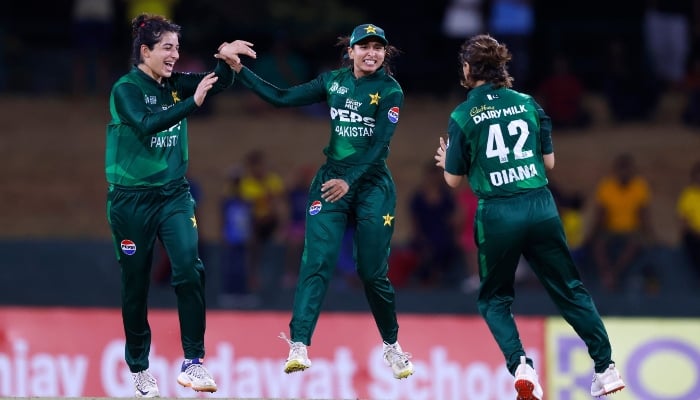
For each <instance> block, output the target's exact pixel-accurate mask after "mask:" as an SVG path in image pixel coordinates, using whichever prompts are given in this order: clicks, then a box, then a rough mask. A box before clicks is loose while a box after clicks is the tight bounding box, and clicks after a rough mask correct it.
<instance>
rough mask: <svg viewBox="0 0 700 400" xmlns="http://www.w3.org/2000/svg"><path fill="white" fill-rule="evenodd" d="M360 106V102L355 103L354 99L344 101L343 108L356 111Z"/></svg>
mask: <svg viewBox="0 0 700 400" xmlns="http://www.w3.org/2000/svg"><path fill="white" fill-rule="evenodd" d="M361 105H362V102H361V101H357V100H354V99H345V108H347V109H350V110H353V111H357V109H358V108H360V106H361Z"/></svg>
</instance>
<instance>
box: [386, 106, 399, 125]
mask: <svg viewBox="0 0 700 400" xmlns="http://www.w3.org/2000/svg"><path fill="white" fill-rule="evenodd" d="M386 116H387V118H389V122H391V123H392V124H395V123H397V122H399V108H398V107H391V108H390V109H389V112H387V114H386Z"/></svg>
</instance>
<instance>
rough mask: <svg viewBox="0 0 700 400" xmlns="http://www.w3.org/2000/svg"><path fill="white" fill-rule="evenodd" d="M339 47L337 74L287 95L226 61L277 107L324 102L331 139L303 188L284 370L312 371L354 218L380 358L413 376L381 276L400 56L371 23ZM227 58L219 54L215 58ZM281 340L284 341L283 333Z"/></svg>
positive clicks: (387, 238) (399, 100)
mask: <svg viewBox="0 0 700 400" xmlns="http://www.w3.org/2000/svg"><path fill="white" fill-rule="evenodd" d="M338 45H339V46H341V47H342V48H343V54H344V57H343V66H341V68H339V69H336V70H333V71H328V72H325V73H322V74H320V75H319V76H317V77H316V78H315V79H313V80H311V81H309V82H306V83H302V84H300V85H297V86H294V87H291V88H288V89H280V88H278V87H276V86H274V85H271V84H269V83H268V82H266V81H264V80H263V79H262V78H260V77H259V76H257V75H256V74H255V73H253V72H252V71H251V70H250V69H248V68H246V67H243V66H241V65H240V64H238V65H237V64H236V63H232V64H231V65H232V67H234V69H236V70H237V71H239V72H238V77H239V79H240V80H241V82H243V83H244V84H245V85H246V86H247V87H249V88H250V89H252V90H253V91H254V92H255V93H256V94H257V95H259V96H260V97H261V98H262V99H264V100H266V101H268V102H269V103H271V104H273V105H276V106H279V107H290V106H303V105H308V104H313V103H318V102H326V103H327V104H328V106H329V108H330V119H331V127H330V128H331V129H330V141H329V143H328V145H327V146H326V148H325V149H324V150H323V152H324V154H325V155H326V162H325V164H324V165H323V166H321V168H320V169H319V170H318V172H317V173H316V176H315V177H314V180H313V182H312V184H311V188H310V190H309V199H308V202H307V216H306V231H305V240H304V243H305V245H304V251H303V255H302V259H301V267H300V271H299V278H298V282H297V289H296V293H295V298H294V310H293V312H292V318H291V322H290V324H289V328H290V335H291V338H290V339H287V341H288V342H289V345H290V351H289V356H288V358H287V361H286V364H285V367H284V371H285V372H287V373H290V372H295V371H303V370H305V369H306V368H308V367H310V366H311V361H310V360H309V358H308V355H307V348H306V346H308V345H310V344H311V336H312V335H313V332H314V329H315V327H316V322H317V321H318V317H319V314H320V312H321V304H322V302H323V298H324V296H325V294H326V292H327V290H328V284H329V281H330V279H331V277H332V276H333V273H334V270H335V268H336V263H337V261H338V254H339V251H340V246H341V243H342V238H343V234H344V232H345V229H346V225H347V222H348V219H349V218H350V217H351V216H353V217H354V218H355V220H356V223H357V225H356V233H355V237H354V254H355V264H356V268H357V273H358V275H359V277H360V279H361V281H362V283H363V286H364V291H365V296H366V297H367V301H368V303H369V306H370V309H371V311H372V314H373V315H374V320H375V322H376V324H377V327H378V329H379V333H380V335H381V338H382V340H383V350H384V360H385V361H386V363H387V364H388V365H389V366H391V368H392V370H393V373H394V377H396V378H398V379H401V378H406V377H408V376H409V375H411V374H412V373H413V364H412V363H411V361H410V360H409V357H410V355H409V354H408V353H404V352H403V350H402V349H401V346H400V345H399V343H398V341H397V336H398V330H399V325H398V322H397V318H396V306H395V303H394V298H395V294H394V288H393V286H392V285H391V282H390V281H389V279H388V277H387V273H388V270H389V265H388V257H389V246H390V242H391V236H392V234H393V232H394V222H395V221H394V214H395V209H396V190H395V187H394V181H393V178H392V176H391V173H390V171H389V169H388V167H387V165H386V158H387V156H388V154H389V143H390V141H391V137H392V135H393V134H394V131H395V129H396V124H397V123H398V121H399V110H400V108H401V106H402V104H403V91H402V89H401V86H399V84H398V82H396V80H394V78H393V77H392V76H391V70H390V66H389V60H390V58H391V56H392V54H394V53H396V52H397V49H396V48H394V47H392V46H389V44H388V41H387V39H386V36H385V34H384V30H383V29H381V28H380V27H378V26H376V25H372V24H363V25H359V26H357V27H356V28H355V29H354V30H353V32H352V35H351V36H350V37H342V38H340V40H339V43H338ZM226 56H227V51H225V50H224V51H221V52H220V53H219V55H217V57H226ZM282 338H284V339H286V336H285V335H284V334H282Z"/></svg>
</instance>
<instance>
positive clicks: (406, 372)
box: [394, 371, 413, 379]
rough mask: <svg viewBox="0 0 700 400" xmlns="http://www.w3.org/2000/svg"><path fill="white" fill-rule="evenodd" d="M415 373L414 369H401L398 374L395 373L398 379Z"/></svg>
mask: <svg viewBox="0 0 700 400" xmlns="http://www.w3.org/2000/svg"><path fill="white" fill-rule="evenodd" d="M411 375H413V371H401V372H399V373H398V374H396V375H394V378H396V379H406V378H408V377H409V376H411Z"/></svg>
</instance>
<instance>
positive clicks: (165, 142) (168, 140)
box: [151, 135, 178, 147]
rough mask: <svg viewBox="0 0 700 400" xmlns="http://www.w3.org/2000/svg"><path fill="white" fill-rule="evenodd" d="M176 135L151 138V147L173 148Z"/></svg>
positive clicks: (175, 143) (175, 142)
mask: <svg viewBox="0 0 700 400" xmlns="http://www.w3.org/2000/svg"><path fill="white" fill-rule="evenodd" d="M177 138H178V136H177V135H169V136H152V137H151V147H173V146H177Z"/></svg>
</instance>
